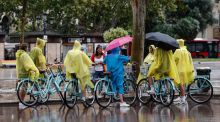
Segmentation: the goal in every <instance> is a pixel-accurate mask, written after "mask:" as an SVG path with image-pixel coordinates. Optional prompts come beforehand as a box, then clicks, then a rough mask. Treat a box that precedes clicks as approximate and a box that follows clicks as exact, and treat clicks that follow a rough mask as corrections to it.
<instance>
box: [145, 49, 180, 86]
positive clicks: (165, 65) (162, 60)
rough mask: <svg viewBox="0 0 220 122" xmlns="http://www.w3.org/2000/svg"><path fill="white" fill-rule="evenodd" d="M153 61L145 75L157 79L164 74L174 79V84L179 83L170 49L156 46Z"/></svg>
mask: <svg viewBox="0 0 220 122" xmlns="http://www.w3.org/2000/svg"><path fill="white" fill-rule="evenodd" d="M154 56H155V58H154V62H153V63H152V64H151V66H150V69H149V71H148V75H147V77H155V80H159V79H160V78H162V77H164V76H168V77H170V78H172V79H174V83H175V85H179V84H180V80H179V75H178V71H177V67H176V63H175V60H174V56H173V52H172V50H169V51H167V50H163V49H161V48H156V51H155V55H154Z"/></svg>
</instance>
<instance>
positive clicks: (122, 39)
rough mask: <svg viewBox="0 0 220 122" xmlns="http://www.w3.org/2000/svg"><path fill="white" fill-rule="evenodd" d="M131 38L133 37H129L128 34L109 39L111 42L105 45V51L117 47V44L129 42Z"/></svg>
mask: <svg viewBox="0 0 220 122" xmlns="http://www.w3.org/2000/svg"><path fill="white" fill-rule="evenodd" d="M132 39H133V38H132V37H130V36H128V35H127V36H124V37H120V38H117V39H114V40H113V41H111V42H110V43H109V44H108V45H107V47H106V49H105V51H106V52H107V51H109V50H112V49H114V48H116V47H119V46H122V45H124V44H127V43H129V42H131V41H132Z"/></svg>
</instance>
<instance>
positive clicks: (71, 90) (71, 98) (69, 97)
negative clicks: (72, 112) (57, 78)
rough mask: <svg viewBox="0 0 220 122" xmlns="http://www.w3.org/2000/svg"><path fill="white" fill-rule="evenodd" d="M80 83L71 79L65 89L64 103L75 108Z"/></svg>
mask: <svg viewBox="0 0 220 122" xmlns="http://www.w3.org/2000/svg"><path fill="white" fill-rule="evenodd" d="M77 87H78V84H77V83H76V81H74V80H71V81H69V83H68V84H67V87H66V90H65V91H64V101H65V102H64V103H65V104H66V106H67V107H68V108H73V107H74V106H75V104H76V101H77V96H76V95H75V93H76V92H77Z"/></svg>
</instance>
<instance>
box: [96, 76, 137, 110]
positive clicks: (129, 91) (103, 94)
mask: <svg viewBox="0 0 220 122" xmlns="http://www.w3.org/2000/svg"><path fill="white" fill-rule="evenodd" d="M110 76H111V73H110V72H105V73H104V78H100V79H99V80H98V82H97V83H96V85H95V89H94V92H95V100H96V102H97V103H98V105H99V106H101V107H103V108H106V107H108V106H109V105H110V103H111V102H113V98H114V99H116V100H117V99H118V98H117V97H116V95H117V94H116V93H115V92H114V91H113V86H112V81H111V79H110ZM124 92H125V94H124V97H125V98H126V99H125V100H126V103H128V104H129V105H132V104H133V103H134V102H135V99H136V94H135V93H136V87H135V84H134V83H133V82H132V81H131V80H126V81H125V82H124Z"/></svg>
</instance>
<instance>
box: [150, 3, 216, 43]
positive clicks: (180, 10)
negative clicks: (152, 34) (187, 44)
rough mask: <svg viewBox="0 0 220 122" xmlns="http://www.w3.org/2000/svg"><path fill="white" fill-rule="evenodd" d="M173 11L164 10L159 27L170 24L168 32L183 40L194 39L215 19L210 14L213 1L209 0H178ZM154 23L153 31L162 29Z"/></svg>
mask: <svg viewBox="0 0 220 122" xmlns="http://www.w3.org/2000/svg"><path fill="white" fill-rule="evenodd" d="M175 4H176V5H177V8H176V10H175V11H165V12H164V13H163V16H164V20H163V21H160V23H159V24H158V25H159V26H160V27H166V26H167V25H170V27H171V28H169V30H171V31H169V32H168V33H169V34H170V35H174V36H175V37H177V38H183V39H185V40H192V39H194V38H195V37H196V36H197V34H198V33H199V32H203V31H204V29H206V28H207V26H208V25H212V24H213V22H214V21H215V20H214V18H213V15H212V9H213V3H212V1H211V0H178V1H176V3H175ZM158 25H157V24H156V26H155V27H153V28H154V29H153V30H154V31H163V29H164V28H163V29H162V30H161V29H160V28H159V26H158Z"/></svg>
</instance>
